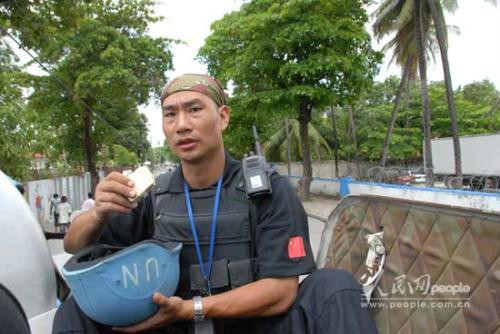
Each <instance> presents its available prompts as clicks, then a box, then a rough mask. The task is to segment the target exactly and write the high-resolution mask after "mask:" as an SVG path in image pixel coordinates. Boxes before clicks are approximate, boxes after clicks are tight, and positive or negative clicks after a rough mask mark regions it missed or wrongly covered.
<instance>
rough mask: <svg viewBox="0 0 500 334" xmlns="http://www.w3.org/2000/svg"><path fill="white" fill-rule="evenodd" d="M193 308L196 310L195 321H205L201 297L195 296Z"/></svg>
mask: <svg viewBox="0 0 500 334" xmlns="http://www.w3.org/2000/svg"><path fill="white" fill-rule="evenodd" d="M193 306H194V307H193V308H194V319H193V320H194V321H195V322H198V321H203V320H204V319H205V316H204V315H203V303H202V301H201V297H200V296H194V298H193Z"/></svg>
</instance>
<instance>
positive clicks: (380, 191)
mask: <svg viewBox="0 0 500 334" xmlns="http://www.w3.org/2000/svg"><path fill="white" fill-rule="evenodd" d="M290 179H291V182H292V184H293V185H294V187H297V186H298V180H299V179H300V177H298V176H292V177H291V178H290ZM342 184H343V185H344V189H342V190H341V185H342ZM345 187H347V188H345ZM346 189H347V193H348V194H353V195H373V196H386V197H396V198H401V199H408V200H414V201H420V202H431V203H439V204H444V205H450V206H457V207H464V208H475V209H480V210H484V211H493V212H500V192H477V191H468V190H454V189H444V188H430V187H417V186H405V185H395V184H386V183H376V182H363V181H355V180H352V179H331V178H314V180H313V182H312V184H311V187H310V190H311V193H313V194H321V195H327V196H337V195H344V196H345V195H347V193H346Z"/></svg>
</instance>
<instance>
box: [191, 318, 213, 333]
mask: <svg viewBox="0 0 500 334" xmlns="http://www.w3.org/2000/svg"><path fill="white" fill-rule="evenodd" d="M194 333H195V334H214V333H215V328H214V321H213V320H212V319H204V320H202V321H197V322H195V323H194Z"/></svg>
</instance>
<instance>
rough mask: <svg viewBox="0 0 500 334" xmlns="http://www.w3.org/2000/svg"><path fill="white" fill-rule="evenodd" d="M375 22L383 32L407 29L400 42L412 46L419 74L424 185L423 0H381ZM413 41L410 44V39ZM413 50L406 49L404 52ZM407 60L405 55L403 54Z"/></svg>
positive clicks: (427, 135) (429, 178)
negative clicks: (404, 38) (406, 40)
mask: <svg viewBox="0 0 500 334" xmlns="http://www.w3.org/2000/svg"><path fill="white" fill-rule="evenodd" d="M376 15H377V22H376V23H375V27H377V26H378V27H379V28H378V29H379V30H380V31H382V32H383V33H384V34H386V33H389V32H391V31H394V32H398V31H400V30H402V29H408V31H409V33H408V34H407V37H406V38H408V40H409V41H410V42H405V43H404V44H403V43H401V44H400V45H401V46H402V47H408V48H409V47H413V48H414V49H415V50H416V52H415V53H414V54H415V55H416V59H417V62H418V71H419V77H420V91H421V99H422V128H423V133H424V147H425V149H424V154H425V157H424V164H425V166H424V167H425V172H426V182H427V184H428V185H430V184H432V182H433V179H434V177H433V172H432V152H431V128H430V118H431V117H430V107H429V94H428V87H427V60H426V49H425V46H426V45H427V40H428V38H429V31H430V27H431V18H430V13H429V10H428V7H427V6H426V3H425V0H385V1H383V2H382V3H381V4H380V6H379V8H378V9H377V14H376ZM411 41H414V44H413V43H411ZM412 54H413V53H410V52H407V55H408V56H411V55H412ZM404 59H406V61H408V59H409V57H405V58H404Z"/></svg>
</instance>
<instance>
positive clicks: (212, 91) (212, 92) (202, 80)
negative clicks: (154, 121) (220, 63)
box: [160, 74, 227, 107]
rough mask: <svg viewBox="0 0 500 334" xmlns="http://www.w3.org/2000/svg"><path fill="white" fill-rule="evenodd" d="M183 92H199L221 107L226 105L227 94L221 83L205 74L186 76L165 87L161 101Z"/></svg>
mask: <svg viewBox="0 0 500 334" xmlns="http://www.w3.org/2000/svg"><path fill="white" fill-rule="evenodd" d="M181 91H193V92H198V93H201V94H203V95H206V96H208V97H209V98H211V99H212V100H213V101H214V102H215V103H216V104H217V105H218V106H219V107H220V106H223V105H226V104H227V101H226V94H225V93H224V89H223V88H222V85H221V84H220V82H219V81H218V80H217V79H215V78H213V77H211V76H208V75H205V74H184V75H181V76H180V77H177V78H175V79H173V80H172V81H170V82H169V83H168V84H166V85H165V87H164V88H163V90H162V92H161V96H160V101H161V103H162V104H163V101H164V100H165V99H166V98H167V96H169V95H172V94H173V93H176V92H181Z"/></svg>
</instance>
